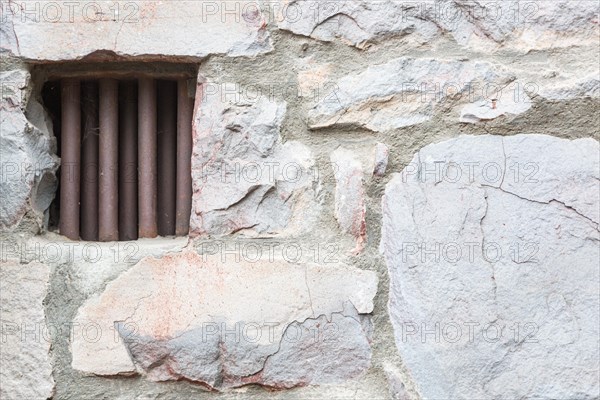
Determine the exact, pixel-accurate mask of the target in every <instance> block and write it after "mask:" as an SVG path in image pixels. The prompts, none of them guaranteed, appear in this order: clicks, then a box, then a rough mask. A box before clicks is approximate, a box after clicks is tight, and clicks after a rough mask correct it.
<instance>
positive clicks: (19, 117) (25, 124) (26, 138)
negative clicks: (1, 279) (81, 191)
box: [0, 69, 58, 231]
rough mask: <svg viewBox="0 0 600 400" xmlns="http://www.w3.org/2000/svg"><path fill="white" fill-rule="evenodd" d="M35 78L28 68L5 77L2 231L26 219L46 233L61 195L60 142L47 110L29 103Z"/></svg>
mask: <svg viewBox="0 0 600 400" xmlns="http://www.w3.org/2000/svg"><path fill="white" fill-rule="evenodd" d="M30 78H31V77H30V74H29V72H27V71H26V70H25V69H16V70H8V71H3V72H0V80H1V81H2V98H1V99H0V111H1V112H0V126H1V127H2V128H1V135H0V159H1V160H2V171H1V172H0V231H8V230H12V229H13V228H14V227H15V226H17V225H19V224H20V223H21V221H22V220H23V217H24V216H25V215H26V214H29V220H30V221H31V222H32V225H33V226H34V229H36V230H39V229H41V227H42V225H43V219H44V212H45V211H46V210H47V209H48V207H49V206H50V203H51V202H52V199H53V196H54V191H55V190H56V178H55V175H54V173H55V171H56V169H57V167H58V162H57V160H58V158H57V157H56V156H54V154H53V153H54V151H53V148H54V146H55V144H54V139H53V138H51V137H50V133H49V127H48V120H47V118H46V115H45V112H44V110H43V108H42V106H41V105H40V104H39V103H38V102H36V101H35V100H30V99H29V91H30V90H29V87H30Z"/></svg>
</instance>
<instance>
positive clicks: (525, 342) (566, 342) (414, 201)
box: [381, 135, 600, 399]
mask: <svg viewBox="0 0 600 400" xmlns="http://www.w3.org/2000/svg"><path fill="white" fill-rule="evenodd" d="M436 162H437V163H438V166H449V165H451V163H457V164H452V165H453V168H454V169H453V170H452V171H451V172H441V173H435V172H431V171H434V169H433V168H432V166H433V165H434V163H436ZM471 162H473V163H477V162H478V163H479V164H470V165H472V166H473V169H472V170H471V171H472V172H473V173H471V174H469V169H468V167H467V166H465V163H471ZM488 164H489V165H493V167H486V165H488ZM456 165H459V166H461V168H462V175H458V174H457V173H456V171H457V167H456ZM417 166H418V169H419V170H420V173H417ZM517 166H518V168H519V169H518V172H515V171H517ZM496 167H499V169H498V168H496ZM439 170H440V171H443V170H444V169H443V168H440V169H439ZM428 171H429V173H428ZM498 172H500V173H498ZM599 174H600V160H599V146H598V142H597V141H596V140H593V139H578V140H573V141H570V140H564V139H558V138H553V137H549V136H543V135H517V136H514V137H504V138H503V137H499V136H479V137H470V136H461V137H459V138H457V139H452V140H449V141H446V142H442V143H438V144H435V145H430V146H426V147H425V148H423V149H421V150H420V151H419V152H418V153H417V155H416V156H415V157H414V158H413V161H412V163H411V164H410V165H409V166H408V167H407V168H406V169H405V170H404V171H403V172H402V173H401V174H397V175H395V176H394V178H393V179H392V180H391V182H390V183H389V184H388V185H387V186H386V191H385V196H384V198H383V213H384V221H383V228H382V240H381V251H382V252H383V254H384V256H385V260H386V263H387V266H388V270H389V273H390V299H389V312H390V316H391V319H392V323H393V325H394V330H395V336H396V344H397V346H398V349H399V351H400V355H401V357H402V360H403V363H404V364H405V365H406V367H407V368H408V370H409V371H410V374H411V376H412V377H413V378H414V380H415V384H416V386H417V388H418V391H419V393H420V395H421V397H422V398H456V399H459V398H461V399H462V398H464V399H472V398H543V399H552V398H578V399H594V398H597V396H598V391H599V390H600V387H599V382H598V358H597V356H596V355H597V354H598V351H599V350H600V349H599V348H598V340H597V338H598V336H599V332H598V326H599V315H600V309H599V308H600V305H599V298H598V291H599V289H600V288H599V279H600V276H599V275H600V274H599V268H600V267H599V265H598V259H599V257H600V254H599V252H600V250H599V246H598V242H599V240H600V239H599V230H598V222H599V221H600V218H599V217H600V216H599V204H600V200H599V196H600V190H599V189H600V188H599V178H600V176H599ZM436 245H437V247H436ZM444 246H446V247H444ZM447 246H451V247H447ZM468 246H470V247H468ZM436 248H437V249H441V250H435V249H436ZM444 248H445V249H446V250H444ZM469 248H472V249H473V250H472V251H469ZM457 249H458V250H457ZM436 324H439V325H438V326H437V328H436ZM468 324H471V325H468ZM488 324H492V325H491V326H490V325H488ZM457 326H459V328H460V329H461V332H460V333H459V331H458V330H457V328H456V327H457ZM469 326H471V328H470V329H471V331H469ZM516 326H518V327H519V331H518V333H516V328H515V327H516ZM436 329H437V334H436V333H435V332H436ZM497 329H498V330H497ZM499 329H502V333H500V334H498V333H497V332H500V331H499ZM426 331H428V332H426ZM496 338H497V339H496Z"/></svg>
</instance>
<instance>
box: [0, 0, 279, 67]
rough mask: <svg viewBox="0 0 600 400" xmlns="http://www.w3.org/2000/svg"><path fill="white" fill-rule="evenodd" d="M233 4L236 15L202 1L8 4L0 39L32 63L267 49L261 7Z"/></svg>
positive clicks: (242, 53)
mask: <svg viewBox="0 0 600 400" xmlns="http://www.w3.org/2000/svg"><path fill="white" fill-rule="evenodd" d="M235 3H236V4H235V5H234V6H235V7H236V8H237V12H235V11H234V12H233V13H230V14H229V15H224V14H223V12H224V9H225V5H224V3H219V2H212V1H204V0H203V1H177V2H168V1H167V2H160V3H157V2H154V1H149V2H148V1H134V2H130V1H116V2H112V3H110V4H109V3H106V2H94V1H89V0H86V1H80V2H73V3H56V2H52V1H39V2H36V3H31V4H29V3H26V2H25V3H21V2H16V1H15V2H8V3H6V5H4V4H3V11H5V13H6V18H3V23H2V32H1V36H0V37H2V38H3V42H2V47H3V48H4V49H6V50H8V51H10V52H12V53H13V54H14V55H16V56H20V57H23V58H25V59H30V60H53V61H56V60H72V59H81V58H83V57H85V56H88V55H89V54H91V53H95V52H99V53H114V54H116V55H117V56H122V57H138V58H146V59H155V58H161V57H164V56H176V57H180V58H181V59H186V58H190V57H193V58H203V57H206V56H208V55H211V54H214V55H217V54H218V55H228V56H254V55H258V54H262V53H266V52H269V51H270V50H271V49H272V46H271V41H270V38H269V33H268V32H267V30H266V29H265V26H266V21H265V20H264V16H263V15H262V13H261V11H260V9H259V8H258V7H256V3H255V2H251V1H244V0H239V1H236V2H235ZM222 8H223V9H222ZM231 9H232V8H231V7H230V8H229V10H231ZM4 38H6V39H7V40H6V41H4ZM40 38H44V40H40ZM48 43H53V44H54V45H52V46H48V45H47V44H48Z"/></svg>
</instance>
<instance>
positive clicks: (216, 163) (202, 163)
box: [190, 83, 319, 236]
mask: <svg viewBox="0 0 600 400" xmlns="http://www.w3.org/2000/svg"><path fill="white" fill-rule="evenodd" d="M235 89H236V85H234V84H218V85H217V84H210V83H208V84H205V89H204V91H205V93H206V95H205V96H204V98H203V99H202V100H199V101H200V105H199V109H198V112H197V116H196V119H195V121H194V149H193V155H192V177H193V190H194V194H193V200H192V215H191V222H190V232H191V234H192V235H208V234H210V235H225V234H229V233H234V232H240V231H241V232H243V233H247V234H248V235H251V236H256V235H263V236H268V235H295V234H300V233H302V232H306V231H307V230H310V229H312V225H311V223H312V222H313V221H314V220H316V218H317V216H318V210H319V207H318V205H317V204H316V202H315V200H314V199H315V190H314V189H313V183H314V182H315V180H316V179H318V174H316V170H315V168H314V166H315V161H314V158H313V155H312V152H311V150H310V149H309V148H308V147H307V146H305V145H304V144H302V143H300V142H297V141H288V142H285V143H282V140H281V137H280V129H281V123H282V121H283V118H284V116H285V111H286V104H285V103H283V102H276V101H270V99H268V98H267V97H266V96H262V95H261V96H257V97H256V98H257V100H256V101H250V100H248V97H249V96H244V97H242V96H241V95H235V94H232V92H231V90H233V91H235ZM228 90H229V92H228Z"/></svg>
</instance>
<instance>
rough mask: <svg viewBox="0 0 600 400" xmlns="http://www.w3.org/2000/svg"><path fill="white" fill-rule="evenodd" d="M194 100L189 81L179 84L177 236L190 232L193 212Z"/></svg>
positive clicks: (182, 81)
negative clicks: (188, 85)
mask: <svg viewBox="0 0 600 400" xmlns="http://www.w3.org/2000/svg"><path fill="white" fill-rule="evenodd" d="M193 112H194V98H193V97H191V96H190V95H189V93H188V87H187V80H186V79H180V80H179V81H178V82H177V198H176V200H175V202H176V206H175V209H176V217H175V234H176V235H177V236H185V235H187V234H188V233H189V230H190V213H191V211H192V118H193V117H192V116H193Z"/></svg>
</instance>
